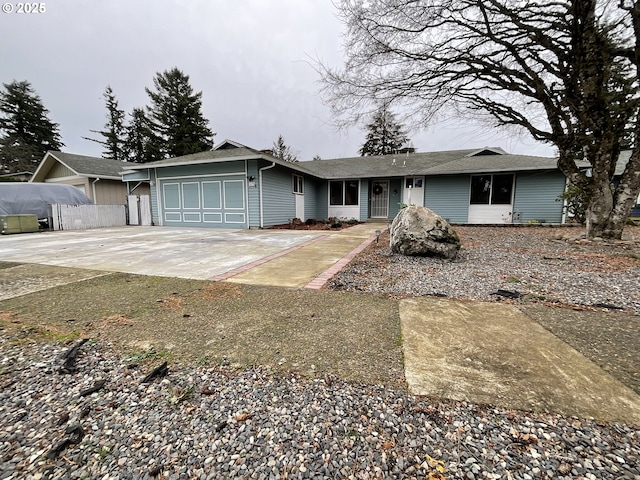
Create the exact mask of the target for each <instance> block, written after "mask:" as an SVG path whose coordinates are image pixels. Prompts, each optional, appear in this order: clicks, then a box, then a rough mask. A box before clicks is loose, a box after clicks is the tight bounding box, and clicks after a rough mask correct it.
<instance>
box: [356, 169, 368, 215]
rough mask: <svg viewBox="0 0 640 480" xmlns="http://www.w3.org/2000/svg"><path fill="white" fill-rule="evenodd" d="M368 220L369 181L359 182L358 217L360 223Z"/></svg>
mask: <svg viewBox="0 0 640 480" xmlns="http://www.w3.org/2000/svg"><path fill="white" fill-rule="evenodd" d="M367 218H369V180H364V179H363V180H360V217H359V218H358V220H360V221H361V222H363V221H365V220H366V219H367Z"/></svg>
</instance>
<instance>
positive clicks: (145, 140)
mask: <svg viewBox="0 0 640 480" xmlns="http://www.w3.org/2000/svg"><path fill="white" fill-rule="evenodd" d="M130 116H131V120H130V121H129V124H128V125H127V126H126V127H125V133H126V135H125V142H124V145H123V148H124V154H125V156H126V159H127V160H128V161H130V162H137V163H146V162H155V161H156V160H162V158H163V156H162V153H161V152H160V150H159V145H161V144H162V140H161V139H159V138H156V137H155V134H154V132H153V131H152V129H151V128H150V126H149V121H148V120H147V117H146V115H145V114H144V110H143V109H142V108H134V109H133V110H132V111H131V115H130Z"/></svg>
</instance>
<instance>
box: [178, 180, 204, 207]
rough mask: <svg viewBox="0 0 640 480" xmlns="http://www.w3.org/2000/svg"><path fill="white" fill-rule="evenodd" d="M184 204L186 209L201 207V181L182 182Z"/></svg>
mask: <svg viewBox="0 0 640 480" xmlns="http://www.w3.org/2000/svg"><path fill="white" fill-rule="evenodd" d="M182 206H183V208H184V209H185V210H186V209H198V210H199V209H200V183H199V182H183V183H182Z"/></svg>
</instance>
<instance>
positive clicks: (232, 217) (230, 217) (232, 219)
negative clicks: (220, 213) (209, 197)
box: [224, 213, 245, 223]
mask: <svg viewBox="0 0 640 480" xmlns="http://www.w3.org/2000/svg"><path fill="white" fill-rule="evenodd" d="M224 221H225V223H244V222H245V216H244V213H225V214H224Z"/></svg>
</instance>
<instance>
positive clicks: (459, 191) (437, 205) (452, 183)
mask: <svg viewBox="0 0 640 480" xmlns="http://www.w3.org/2000/svg"><path fill="white" fill-rule="evenodd" d="M469 182H470V178H469V175H438V176H431V177H426V179H425V189H424V206H425V207H427V208H429V209H431V210H433V211H434V212H436V213H437V214H438V215H440V216H441V217H443V218H446V219H447V220H448V221H449V222H451V223H467V221H468V219H469Z"/></svg>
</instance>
